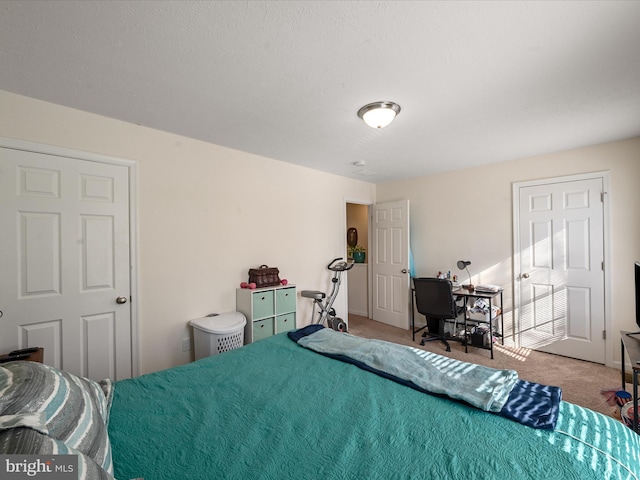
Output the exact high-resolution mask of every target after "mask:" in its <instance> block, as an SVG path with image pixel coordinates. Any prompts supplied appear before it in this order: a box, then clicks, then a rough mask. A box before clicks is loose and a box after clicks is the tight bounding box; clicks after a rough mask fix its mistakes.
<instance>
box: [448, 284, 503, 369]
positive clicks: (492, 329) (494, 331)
mask: <svg viewBox="0 0 640 480" xmlns="http://www.w3.org/2000/svg"><path fill="white" fill-rule="evenodd" d="M453 295H454V296H457V297H461V298H462V299H463V300H464V306H465V314H464V332H465V338H464V341H463V343H464V351H465V353H466V352H468V351H469V345H471V346H472V347H476V348H483V349H485V350H491V358H493V336H494V335H496V336H498V337H500V339H501V341H502V344H503V345H504V312H503V306H502V290H498V291H497V292H479V291H477V290H474V291H469V290H465V289H462V288H461V289H458V290H454V292H453ZM498 297H499V299H500V304H499V305H497V304H495V303H494V301H495V300H496V298H498ZM471 298H484V299H486V300H488V302H489V318H485V319H479V318H470V316H469V308H468V305H469V299H471ZM494 305H495V306H497V307H498V313H497V314H496V315H495V316H492V313H493V306H494ZM498 320H500V321H499V322H498ZM474 325H476V326H477V325H488V327H489V331H488V332H487V333H488V334H489V338H488V340H486V339H485V337H484V334H480V335H479V336H477V337H475V336H474V335H473V334H471V333H469V329H470V327H472V326H474ZM498 325H499V326H500V328H499V329H498Z"/></svg>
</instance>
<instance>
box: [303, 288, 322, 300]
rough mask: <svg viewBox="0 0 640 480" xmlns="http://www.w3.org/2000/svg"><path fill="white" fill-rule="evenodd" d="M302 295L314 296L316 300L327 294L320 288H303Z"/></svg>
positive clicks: (306, 296)
mask: <svg viewBox="0 0 640 480" xmlns="http://www.w3.org/2000/svg"><path fill="white" fill-rule="evenodd" d="M300 296H301V297H305V298H313V299H314V300H322V299H323V298H324V297H325V296H326V295H325V294H324V292H321V291H319V290H302V291H301V292H300Z"/></svg>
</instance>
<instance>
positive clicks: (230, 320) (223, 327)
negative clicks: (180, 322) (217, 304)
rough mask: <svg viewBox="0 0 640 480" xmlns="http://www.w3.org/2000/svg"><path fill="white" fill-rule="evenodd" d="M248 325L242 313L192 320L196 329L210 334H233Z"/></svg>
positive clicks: (229, 313) (222, 314) (228, 313)
mask: <svg viewBox="0 0 640 480" xmlns="http://www.w3.org/2000/svg"><path fill="white" fill-rule="evenodd" d="M246 323H247V319H246V318H244V315H243V314H242V313H240V312H227V313H221V314H220V315H216V316H215V317H203V318H196V319H195V320H191V325H192V326H193V327H194V328H197V329H199V330H203V331H205V332H209V333H218V334H220V333H231V332H234V331H236V330H238V329H239V328H243V327H244V326H245V325H246Z"/></svg>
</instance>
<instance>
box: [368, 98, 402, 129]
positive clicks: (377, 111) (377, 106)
mask: <svg viewBox="0 0 640 480" xmlns="http://www.w3.org/2000/svg"><path fill="white" fill-rule="evenodd" d="M399 113H400V105H398V104H397V103H393V102H373V103H370V104H368V105H365V106H364V107H362V108H361V109H360V110H358V116H359V117H360V118H361V119H362V120H364V123H366V124H367V125H369V126H370V127H371V128H384V127H386V126H387V125H389V124H390V123H391V122H392V121H393V119H394V118H396V115H398V114H399Z"/></svg>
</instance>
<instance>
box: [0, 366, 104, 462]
mask: <svg viewBox="0 0 640 480" xmlns="http://www.w3.org/2000/svg"><path fill="white" fill-rule="evenodd" d="M39 412H44V422H45V427H46V430H48V432H49V436H50V437H52V438H53V439H56V440H60V441H62V442H64V443H65V444H66V445H67V446H68V447H70V448H74V449H76V450H78V451H80V452H82V453H84V454H85V455H87V456H88V457H90V458H91V459H93V460H94V461H95V462H96V463H97V464H98V465H99V466H100V467H102V468H103V469H104V470H106V471H107V472H108V473H110V474H113V464H112V461H111V444H110V443H109V436H108V433H107V428H106V420H107V418H108V414H109V411H108V403H107V399H106V397H105V396H104V393H103V390H102V388H101V387H100V385H98V383H97V382H94V381H93V380H89V379H86V378H81V377H77V376H75V375H72V374H70V373H67V372H63V371H60V370H57V369H55V368H53V367H50V366H48V365H43V364H41V363H36V362H24V361H23V362H9V363H5V364H3V365H2V367H0V415H20V414H25V413H39ZM38 430H40V431H45V430H43V429H38Z"/></svg>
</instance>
